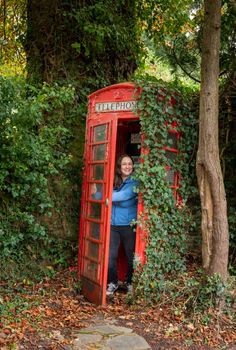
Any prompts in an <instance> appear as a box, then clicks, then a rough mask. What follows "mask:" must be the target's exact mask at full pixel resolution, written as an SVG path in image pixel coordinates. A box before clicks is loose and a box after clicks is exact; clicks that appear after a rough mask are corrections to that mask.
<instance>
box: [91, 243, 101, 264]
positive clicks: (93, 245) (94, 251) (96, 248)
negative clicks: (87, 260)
mask: <svg viewBox="0 0 236 350" xmlns="http://www.w3.org/2000/svg"><path fill="white" fill-rule="evenodd" d="M98 252H99V244H98V243H93V242H88V256H89V257H91V258H94V259H96V260H98Z"/></svg>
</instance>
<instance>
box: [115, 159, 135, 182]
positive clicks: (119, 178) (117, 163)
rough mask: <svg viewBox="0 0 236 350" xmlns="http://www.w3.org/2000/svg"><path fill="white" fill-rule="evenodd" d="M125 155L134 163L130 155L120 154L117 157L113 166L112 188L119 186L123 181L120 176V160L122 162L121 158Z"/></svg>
mask: <svg viewBox="0 0 236 350" xmlns="http://www.w3.org/2000/svg"><path fill="white" fill-rule="evenodd" d="M125 157H128V158H130V159H131V160H132V163H133V165H134V160H133V158H132V157H131V156H130V155H128V154H122V155H121V156H120V157H119V158H118V159H117V162H116V168H115V177H114V188H119V187H120V185H121V184H122V182H123V179H122V176H121V162H122V159H123V158H125Z"/></svg>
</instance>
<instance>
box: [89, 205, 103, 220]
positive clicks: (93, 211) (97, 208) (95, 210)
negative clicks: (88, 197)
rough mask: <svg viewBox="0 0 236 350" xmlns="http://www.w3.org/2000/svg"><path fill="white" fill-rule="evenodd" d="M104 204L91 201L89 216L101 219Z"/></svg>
mask: <svg viewBox="0 0 236 350" xmlns="http://www.w3.org/2000/svg"><path fill="white" fill-rule="evenodd" d="M101 213H102V206H101V204H100V203H90V210H89V217H90V218H92V219H101Z"/></svg>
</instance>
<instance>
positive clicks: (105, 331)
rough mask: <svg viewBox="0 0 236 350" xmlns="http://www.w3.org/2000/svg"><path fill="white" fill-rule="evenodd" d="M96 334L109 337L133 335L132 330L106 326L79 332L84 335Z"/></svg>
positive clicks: (93, 327)
mask: <svg viewBox="0 0 236 350" xmlns="http://www.w3.org/2000/svg"><path fill="white" fill-rule="evenodd" d="M96 332H97V333H99V334H102V335H104V336H109V335H117V334H122V333H131V332H132V329H130V328H125V327H118V326H114V325H109V324H108V325H106V324H105V325H98V326H92V327H88V328H84V329H81V330H80V331H79V333H83V334H88V333H96Z"/></svg>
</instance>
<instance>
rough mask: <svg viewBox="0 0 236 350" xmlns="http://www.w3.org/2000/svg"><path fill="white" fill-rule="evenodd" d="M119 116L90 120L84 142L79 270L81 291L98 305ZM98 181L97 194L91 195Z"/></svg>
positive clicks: (101, 298) (104, 268)
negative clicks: (117, 117)
mask: <svg viewBox="0 0 236 350" xmlns="http://www.w3.org/2000/svg"><path fill="white" fill-rule="evenodd" d="M116 134H117V119H116V118H113V119H112V115H109V114H107V115H106V117H105V118H104V117H103V119H102V121H101V120H99V119H90V120H89V121H88V124H87V131H86V143H85V160H86V161H85V169H84V174H83V188H82V202H81V219H80V250H79V271H80V277H81V282H82V293H83V295H84V296H85V297H86V298H87V299H88V300H89V301H91V302H93V303H95V304H102V305H104V304H105V303H106V284H107V269H108V254H109V241H110V216H111V205H112V200H111V197H112V188H113V177H114V167H115V148H116ZM94 183H95V184H96V187H97V193H98V194H99V195H98V196H96V195H93V194H92V187H93V184H94Z"/></svg>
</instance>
